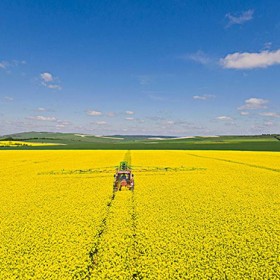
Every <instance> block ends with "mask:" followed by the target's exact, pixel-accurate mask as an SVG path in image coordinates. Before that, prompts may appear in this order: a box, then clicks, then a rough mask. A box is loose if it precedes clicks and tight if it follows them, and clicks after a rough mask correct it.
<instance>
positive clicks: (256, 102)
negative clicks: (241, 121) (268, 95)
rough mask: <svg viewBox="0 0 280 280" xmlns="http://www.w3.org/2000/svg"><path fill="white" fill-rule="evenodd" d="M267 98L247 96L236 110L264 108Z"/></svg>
mask: <svg viewBox="0 0 280 280" xmlns="http://www.w3.org/2000/svg"><path fill="white" fill-rule="evenodd" d="M267 103H268V100H266V99H262V98H254V97H253V98H249V99H246V100H245V104H244V105H242V106H240V107H239V108H238V110H257V109H263V108H266V104H267Z"/></svg>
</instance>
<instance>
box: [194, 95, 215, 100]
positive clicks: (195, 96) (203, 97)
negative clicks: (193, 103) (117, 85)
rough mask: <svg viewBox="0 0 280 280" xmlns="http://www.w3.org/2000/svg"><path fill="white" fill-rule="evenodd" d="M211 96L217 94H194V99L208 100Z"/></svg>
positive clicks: (213, 96)
mask: <svg viewBox="0 0 280 280" xmlns="http://www.w3.org/2000/svg"><path fill="white" fill-rule="evenodd" d="M210 98H215V95H212V94H204V95H194V96H193V99H196V100H207V99H210Z"/></svg>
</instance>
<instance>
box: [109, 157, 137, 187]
mask: <svg viewBox="0 0 280 280" xmlns="http://www.w3.org/2000/svg"><path fill="white" fill-rule="evenodd" d="M114 178H115V180H114V183H113V190H114V191H121V190H122V188H126V189H128V190H131V191H133V190H134V179H133V174H132V171H131V168H130V166H128V163H127V162H126V161H122V162H120V165H119V167H117V168H116V173H115V174H114Z"/></svg>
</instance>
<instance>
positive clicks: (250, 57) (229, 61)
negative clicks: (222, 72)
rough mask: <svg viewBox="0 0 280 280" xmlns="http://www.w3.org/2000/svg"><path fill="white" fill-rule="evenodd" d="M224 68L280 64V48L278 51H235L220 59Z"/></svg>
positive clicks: (263, 66) (246, 67) (249, 67)
mask: <svg viewBox="0 0 280 280" xmlns="http://www.w3.org/2000/svg"><path fill="white" fill-rule="evenodd" d="M220 64H221V65H222V67H223V68H228V69H254V68H266V67H268V66H272V65H275V64H280V49H279V50H276V51H268V50H265V51H262V52H259V53H248V52H244V53H239V52H236V53H233V54H228V55H227V56H226V57H225V58H221V59H220Z"/></svg>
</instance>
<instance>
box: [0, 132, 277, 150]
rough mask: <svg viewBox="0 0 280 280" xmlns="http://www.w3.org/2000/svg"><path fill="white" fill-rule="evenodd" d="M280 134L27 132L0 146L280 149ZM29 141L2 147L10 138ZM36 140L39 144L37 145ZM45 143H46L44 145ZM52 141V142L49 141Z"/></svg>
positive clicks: (2, 141)
mask: <svg viewBox="0 0 280 280" xmlns="http://www.w3.org/2000/svg"><path fill="white" fill-rule="evenodd" d="M279 139H280V136H279V135H277V134H275V135H251V136H250V135H249V136H244V135H239V136H215V137H213V136H205V137H201V136H194V137H183V138H178V137H171V136H169V137H167V136H148V135H146V136H145V135H144V136H143V135H113V136H94V135H86V134H75V133H51V132H24V133H18V134H11V135H6V136H2V137H0V150H5V149H6V150H7V149H17V150H100V149H102V150H234V151H280V140H279ZM8 140H9V141H13V142H14V143H15V142H17V141H19V142H22V141H24V142H25V143H26V144H28V143H32V145H17V146H15V145H14V146H13V147H7V146H6V147H1V146H5V145H1V143H5V142H7V141H8ZM34 143H37V145H34ZM44 143H45V144H46V145H44ZM50 144H51V145H50Z"/></svg>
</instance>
